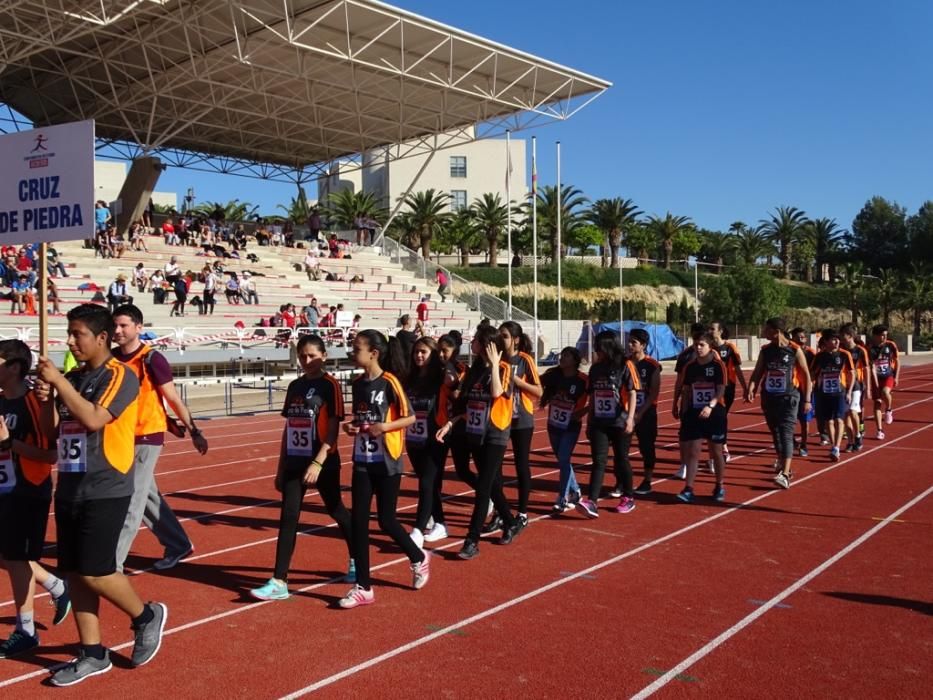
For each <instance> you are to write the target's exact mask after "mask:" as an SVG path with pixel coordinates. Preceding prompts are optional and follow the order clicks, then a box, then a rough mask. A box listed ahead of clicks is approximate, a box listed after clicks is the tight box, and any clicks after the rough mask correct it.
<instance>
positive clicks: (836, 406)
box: [815, 391, 848, 420]
mask: <svg viewBox="0 0 933 700" xmlns="http://www.w3.org/2000/svg"><path fill="white" fill-rule="evenodd" d="M815 396H816V417H817V418H818V419H819V420H837V419H841V418H845V416H846V411H847V410H848V406H847V404H846V395H845V394H823V393H821V392H819V391H818V392H816V394H815Z"/></svg>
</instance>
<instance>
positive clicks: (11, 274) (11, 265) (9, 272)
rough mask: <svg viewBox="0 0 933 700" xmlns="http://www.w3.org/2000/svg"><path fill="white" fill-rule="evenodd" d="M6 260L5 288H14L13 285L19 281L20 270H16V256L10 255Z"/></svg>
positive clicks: (4, 269) (4, 271) (4, 270)
mask: <svg viewBox="0 0 933 700" xmlns="http://www.w3.org/2000/svg"><path fill="white" fill-rule="evenodd" d="M4 260H5V263H4V266H3V286H4V287H12V286H13V283H14V282H15V281H16V280H17V279H19V270H17V269H16V255H8V256H7V257H6V258H4Z"/></svg>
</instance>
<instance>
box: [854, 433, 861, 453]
mask: <svg viewBox="0 0 933 700" xmlns="http://www.w3.org/2000/svg"><path fill="white" fill-rule="evenodd" d="M854 447H855V451H856V452H861V451H862V436H861V435H859V436H858V437H857V438H855V444H854Z"/></svg>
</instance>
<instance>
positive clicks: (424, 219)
mask: <svg viewBox="0 0 933 700" xmlns="http://www.w3.org/2000/svg"><path fill="white" fill-rule="evenodd" d="M404 204H405V206H406V207H408V209H409V212H408V215H409V225H410V226H411V230H412V232H413V233H415V234H416V235H417V237H418V244H419V245H420V246H421V257H423V258H424V259H425V260H429V259H430V258H431V239H432V238H433V237H434V236H435V235H436V234H437V233H439V232H440V231H442V230H443V229H444V227H445V226H446V225H447V222H448V220H449V219H450V216H451V214H450V195H449V194H447V193H446V192H438V191H437V190H435V189H434V188H431V189H427V190H424V191H423V192H412V193H410V194H409V195H408V196H407V197H405V201H404Z"/></svg>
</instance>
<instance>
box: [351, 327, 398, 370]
mask: <svg viewBox="0 0 933 700" xmlns="http://www.w3.org/2000/svg"><path fill="white" fill-rule="evenodd" d="M356 337H357V338H363V339H364V340H365V341H366V344H367V345H368V346H369V349H370V350H373V351H374V352H378V353H379V367H381V368H382V370H383V371H385V372H389V373H390V374H394V375H395V376H396V377H398V379H399V381H400V382H403V383H404V382H405V381H406V380H407V379H408V357H407V356H406V355H405V351H404V350H403V349H402V344H401V342H400V341H399V339H398V338H395V337H390V338H386V337H385V336H384V335H383V334H382V333H380V332H379V331H376V330H373V329H371V328H368V329H366V330H362V331H360V332H359V333H357V334H356Z"/></svg>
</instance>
